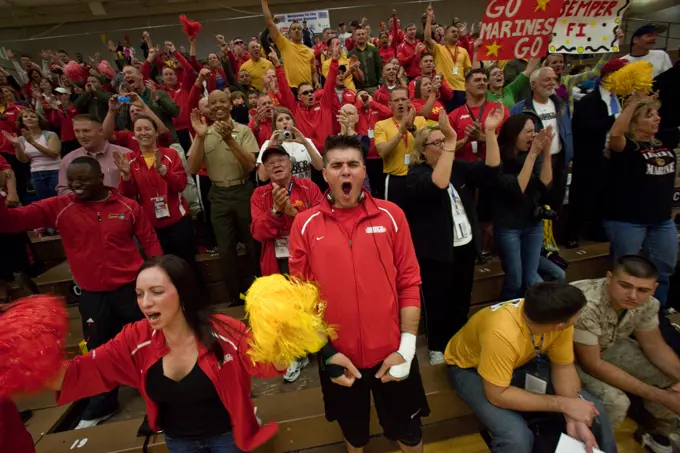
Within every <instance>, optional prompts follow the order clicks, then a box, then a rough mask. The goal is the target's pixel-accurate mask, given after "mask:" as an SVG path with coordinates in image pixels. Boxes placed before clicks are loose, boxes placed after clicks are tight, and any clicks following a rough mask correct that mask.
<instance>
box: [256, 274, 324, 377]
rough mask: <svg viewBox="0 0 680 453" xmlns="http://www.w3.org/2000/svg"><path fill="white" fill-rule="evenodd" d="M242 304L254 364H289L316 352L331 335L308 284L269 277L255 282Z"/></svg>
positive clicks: (313, 288) (314, 290)
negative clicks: (249, 329) (249, 332)
mask: <svg viewBox="0 0 680 453" xmlns="http://www.w3.org/2000/svg"><path fill="white" fill-rule="evenodd" d="M245 301H246V304H245V305H246V306H245V309H246V316H247V318H248V320H249V323H250V328H251V330H252V340H251V349H250V351H249V354H250V356H251V358H252V359H253V362H255V363H262V362H267V363H278V364H290V363H292V362H293V361H294V360H295V359H298V358H300V357H304V356H306V355H307V354H310V353H314V352H317V351H319V350H320V349H321V348H323V347H324V345H325V344H326V343H327V341H328V337H329V336H332V335H334V332H333V329H332V328H330V327H329V326H328V325H327V324H326V322H325V321H324V320H323V311H324V309H325V304H324V303H323V302H322V301H321V300H320V299H319V289H318V288H317V287H316V285H314V284H312V283H304V282H301V281H299V280H294V279H292V280H288V279H287V278H286V277H284V276H283V275H280V274H274V275H269V276H267V277H262V278H258V279H257V280H255V282H254V283H253V285H252V286H251V287H250V289H249V290H248V292H247V293H246V297H245Z"/></svg>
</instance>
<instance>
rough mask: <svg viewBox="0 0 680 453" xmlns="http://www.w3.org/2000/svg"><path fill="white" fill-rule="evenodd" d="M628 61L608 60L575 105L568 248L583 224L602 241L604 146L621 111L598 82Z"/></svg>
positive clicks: (616, 100)
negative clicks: (588, 225)
mask: <svg viewBox="0 0 680 453" xmlns="http://www.w3.org/2000/svg"><path fill="white" fill-rule="evenodd" d="M626 64H627V62H626V61H625V60H621V59H616V60H611V61H610V62H609V63H607V64H606V65H605V66H604V67H603V68H602V72H601V79H600V80H599V81H598V82H597V83H596V88H595V90H593V91H592V92H591V93H589V94H587V95H586V96H585V97H584V98H583V99H581V100H580V101H578V102H577V103H576V104H575V106H574V118H573V121H572V131H573V135H574V160H573V167H572V173H571V187H570V191H569V210H570V216H569V225H568V227H567V229H566V230H567V235H569V236H568V237H567V247H568V248H575V247H578V237H579V234H580V233H581V229H582V228H583V227H584V225H585V224H586V223H588V224H590V225H592V228H591V229H589V230H588V236H589V238H591V239H595V240H602V241H605V240H606V237H605V236H604V231H603V230H602V222H601V215H600V214H601V212H602V210H601V209H599V206H600V205H601V203H602V202H603V200H602V199H601V198H600V197H599V195H600V194H602V193H603V192H604V187H605V185H606V183H607V182H606V173H607V158H606V157H605V149H606V148H607V145H608V143H609V129H611V127H612V125H613V124H614V121H615V120H616V117H618V115H619V113H620V112H621V110H622V106H621V103H620V101H619V99H618V97H617V95H616V93H612V92H611V91H609V90H607V89H605V88H603V87H602V85H601V84H600V82H601V81H602V80H603V79H605V78H606V77H607V76H608V75H610V74H612V73H614V72H616V71H618V70H619V69H621V68H622V67H623V66H625V65H626Z"/></svg>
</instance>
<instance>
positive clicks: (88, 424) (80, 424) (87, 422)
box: [74, 412, 115, 429]
mask: <svg viewBox="0 0 680 453" xmlns="http://www.w3.org/2000/svg"><path fill="white" fill-rule="evenodd" d="M113 414H115V412H111V413H110V414H108V415H104V416H103V417H99V418H93V419H92V420H81V421H79V422H78V425H76V427H75V428H74V429H83V428H92V427H93V426H97V425H98V424H100V423H101V422H103V421H104V420H107V419H109V418H111V417H112V416H113Z"/></svg>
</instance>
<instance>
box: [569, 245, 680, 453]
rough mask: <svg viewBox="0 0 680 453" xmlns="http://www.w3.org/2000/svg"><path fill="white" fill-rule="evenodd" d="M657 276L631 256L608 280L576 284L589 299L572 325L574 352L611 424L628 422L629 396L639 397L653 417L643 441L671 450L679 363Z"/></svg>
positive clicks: (678, 404)
mask: <svg viewBox="0 0 680 453" xmlns="http://www.w3.org/2000/svg"><path fill="white" fill-rule="evenodd" d="M658 276H659V272H658V270H657V269H656V268H655V267H654V265H653V264H652V263H650V262H649V261H647V260H646V259H645V258H642V257H640V256H637V255H628V256H622V257H621V258H619V259H618V260H616V263H615V264H614V269H613V270H612V271H611V272H607V277H606V278H602V279H596V280H581V281H578V282H574V283H572V284H573V285H574V286H576V287H577V288H579V289H580V290H581V291H583V293H584V294H585V296H586V299H587V300H588V303H587V304H586V306H585V307H584V308H583V309H582V310H581V312H580V314H579V318H578V320H577V321H576V323H575V325H574V329H575V330H574V350H575V353H576V359H577V361H578V364H579V365H580V367H579V368H578V369H579V374H580V375H581V380H582V382H583V388H585V389H586V390H588V391H589V392H590V393H591V394H592V395H594V396H596V397H597V398H599V399H600V400H601V401H602V402H603V403H604V406H605V407H606V409H607V413H608V414H609V417H610V420H611V423H612V425H613V426H614V427H616V426H617V425H618V424H620V423H621V422H622V421H623V420H624V419H625V418H626V413H627V412H628V407H629V406H630V400H629V399H628V396H627V394H631V395H636V396H639V397H641V398H642V399H643V402H644V408H645V410H646V411H647V412H648V413H649V416H647V417H644V418H645V419H646V420H647V421H648V426H645V427H641V428H642V431H644V432H645V433H644V434H643V436H642V441H643V442H644V443H646V444H647V445H649V446H650V447H651V448H652V450H653V451H655V452H657V451H658V452H660V451H669V452H670V451H671V450H670V443H669V441H668V436H669V435H670V433H673V432H674V431H675V428H676V423H677V419H678V415H677V414H680V359H679V358H678V356H677V355H676V354H675V352H674V351H673V349H671V347H670V346H668V344H666V342H665V341H664V339H663V337H662V336H661V332H660V330H659V301H658V300H657V299H655V298H654V296H653V294H654V290H655V289H656V287H657V282H656V280H657V277H658ZM633 334H634V336H635V339H633V338H630V337H631V335H633ZM656 447H658V448H656Z"/></svg>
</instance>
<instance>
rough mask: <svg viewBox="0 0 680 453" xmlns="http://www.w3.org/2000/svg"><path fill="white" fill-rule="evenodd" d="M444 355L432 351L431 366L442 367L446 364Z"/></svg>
mask: <svg viewBox="0 0 680 453" xmlns="http://www.w3.org/2000/svg"><path fill="white" fill-rule="evenodd" d="M444 362H445V360H444V353H443V352H441V351H430V365H432V366H435V365H441V364H442V363H444Z"/></svg>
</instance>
